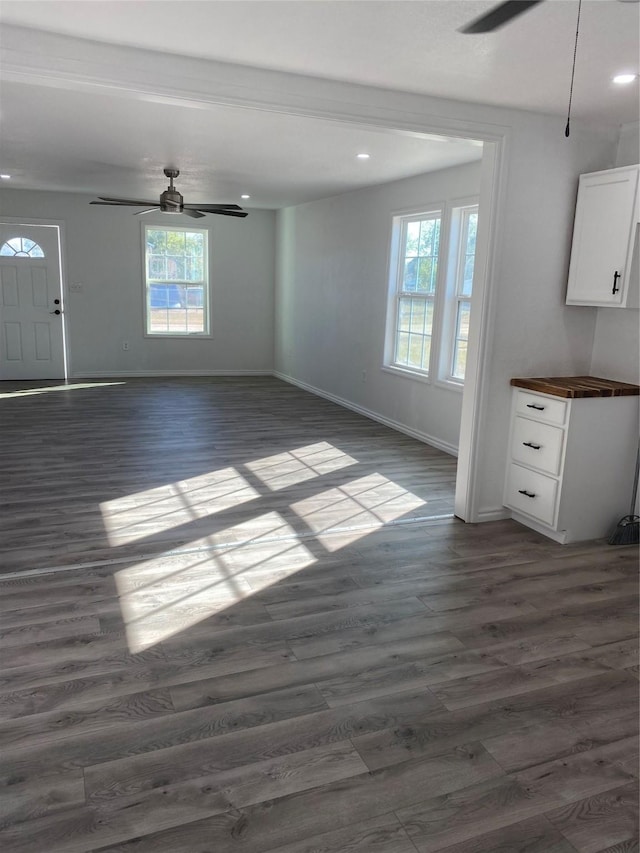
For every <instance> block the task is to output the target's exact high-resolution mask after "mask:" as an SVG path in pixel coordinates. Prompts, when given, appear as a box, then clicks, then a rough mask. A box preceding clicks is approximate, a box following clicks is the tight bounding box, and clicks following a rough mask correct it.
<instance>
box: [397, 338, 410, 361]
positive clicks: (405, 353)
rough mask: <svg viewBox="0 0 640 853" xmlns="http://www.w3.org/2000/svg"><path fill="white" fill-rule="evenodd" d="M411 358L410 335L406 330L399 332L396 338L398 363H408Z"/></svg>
mask: <svg viewBox="0 0 640 853" xmlns="http://www.w3.org/2000/svg"><path fill="white" fill-rule="evenodd" d="M408 359H409V335H408V334H407V333H406V332H398V337H397V338H396V358H395V361H396V363H397V364H407V363H408Z"/></svg>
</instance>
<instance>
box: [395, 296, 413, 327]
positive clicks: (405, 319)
mask: <svg viewBox="0 0 640 853" xmlns="http://www.w3.org/2000/svg"><path fill="white" fill-rule="evenodd" d="M410 328H411V297H407V296H402V297H401V298H400V300H399V302H398V325H397V329H398V331H403V332H408V331H409V329H410Z"/></svg>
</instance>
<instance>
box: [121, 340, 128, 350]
mask: <svg viewBox="0 0 640 853" xmlns="http://www.w3.org/2000/svg"><path fill="white" fill-rule="evenodd" d="M122 349H123V350H128V349H129V341H122Z"/></svg>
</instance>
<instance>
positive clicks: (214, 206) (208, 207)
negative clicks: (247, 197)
mask: <svg viewBox="0 0 640 853" xmlns="http://www.w3.org/2000/svg"><path fill="white" fill-rule="evenodd" d="M183 208H187V209H188V210H206V211H213V210H242V208H241V207H240V205H239V204H184V205H183Z"/></svg>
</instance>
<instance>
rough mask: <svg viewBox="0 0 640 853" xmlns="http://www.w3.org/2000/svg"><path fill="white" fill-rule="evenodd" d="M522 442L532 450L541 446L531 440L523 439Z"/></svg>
mask: <svg viewBox="0 0 640 853" xmlns="http://www.w3.org/2000/svg"><path fill="white" fill-rule="evenodd" d="M522 443H523V444H524V446H525V447H530V448H531V449H532V450H540V449H541V448H542V445H541V444H534V443H533V442H532V441H523V442H522Z"/></svg>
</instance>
